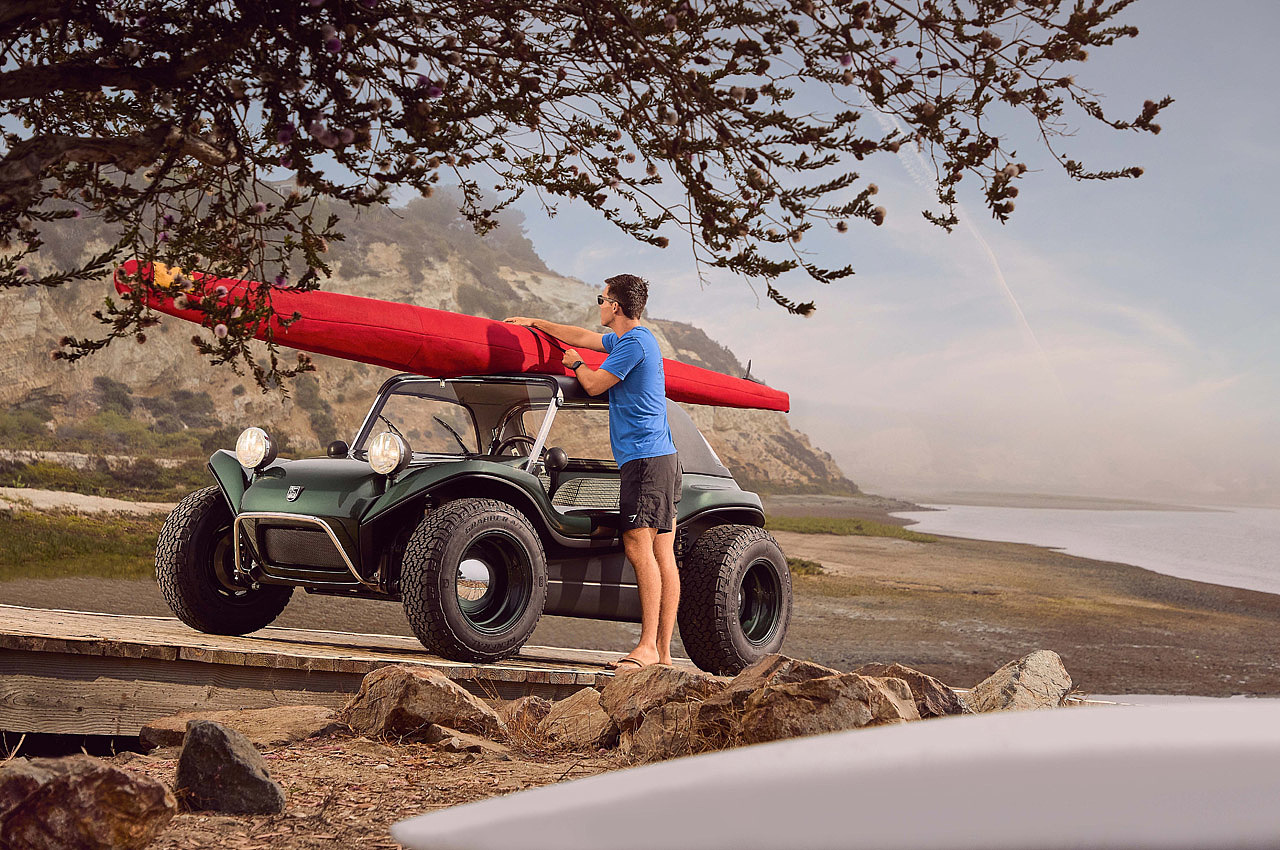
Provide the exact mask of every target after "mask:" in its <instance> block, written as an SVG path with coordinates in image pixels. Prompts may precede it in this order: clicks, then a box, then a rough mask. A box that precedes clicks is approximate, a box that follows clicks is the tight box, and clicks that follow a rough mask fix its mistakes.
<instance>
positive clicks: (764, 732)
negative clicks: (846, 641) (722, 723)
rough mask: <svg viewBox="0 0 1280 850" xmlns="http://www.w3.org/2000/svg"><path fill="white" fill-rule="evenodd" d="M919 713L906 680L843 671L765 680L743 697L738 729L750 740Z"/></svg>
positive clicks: (878, 722)
mask: <svg viewBox="0 0 1280 850" xmlns="http://www.w3.org/2000/svg"><path fill="white" fill-rule="evenodd" d="M919 719H920V714H919V712H917V711H916V703H915V700H914V699H913V698H912V696H911V689H910V688H908V687H907V683H906V682H904V681H902V680H901V679H873V678H871V677H870V676H859V675H858V674H857V673H845V674H843V675H839V676H824V677H822V678H821V679H809V680H807V681H804V682H793V683H788V684H783V685H766V686H765V687H763V688H761V689H760V690H758V691H756V692H755V693H753V694H752V695H751V696H750V697H748V698H747V704H746V706H745V709H744V713H743V716H742V723H741V730H742V739H743V741H745V742H746V743H749V744H756V743H761V742H763V741H776V740H779V739H782V738H795V737H799V736H801V735H818V734H821V733H824V732H839V731H841V730H844V729H857V728H860V727H862V726H878V725H881V724H885V723H902V722H904V721H907V720H919Z"/></svg>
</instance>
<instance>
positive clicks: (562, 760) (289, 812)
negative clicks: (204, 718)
mask: <svg viewBox="0 0 1280 850" xmlns="http://www.w3.org/2000/svg"><path fill="white" fill-rule="evenodd" d="M264 756H265V758H266V759H267V769H268V770H269V771H270V774H271V778H272V779H274V780H275V781H276V782H279V783H280V785H281V787H283V788H284V791H285V795H286V797H287V802H286V805H285V810H284V812H282V813H281V814H278V815H235V816H230V815H220V814H213V813H202V812H181V813H180V814H178V815H177V817H175V818H174V819H173V821H172V822H171V823H170V824H169V827H168V828H167V829H166V830H165V831H164V832H163V833H162V834H161V835H160V837H159V838H157V839H156V840H155V842H153V843H152V844H149V845H147V848H148V850H201V848H207V850H318V848H326V850H332V848H336V847H340V848H349V847H362V848H384V847H385V848H393V847H400V846H401V845H399V844H397V843H396V842H395V841H393V840H392V839H391V834H390V829H391V825H392V824H393V823H395V822H396V821H399V820H403V819H404V818H407V817H412V816H415V815H420V814H426V813H427V812H431V811H435V810H438V809H444V808H448V807H449V806H456V805H458V804H460V803H469V802H472V801H475V800H483V799H485V798H487V797H496V796H499V795H502V794H510V793H512V792H514V791H519V790H524V789H527V788H537V787H539V786H542V785H550V784H552V783H555V782H567V781H569V780H572V779H581V778H583V777H586V776H591V775H593V774H597V773H601V772H603V771H605V770H610V769H613V768H618V767H623V766H625V762H624V761H623V760H622V759H621V758H620V757H618V756H616V755H613V754H596V753H568V752H560V753H539V754H524V755H517V756H516V757H513V758H511V759H509V760H499V759H497V758H494V757H491V756H483V757H482V756H480V755H476V754H472V753H446V752H440V751H437V750H435V749H433V748H432V747H430V746H427V745H425V744H420V743H395V742H383V741H371V740H369V739H368V738H360V737H354V736H352V735H336V736H331V737H324V738H311V739H308V740H306V741H302V742H300V743H297V744H293V745H291V746H288V747H281V748H278V749H274V750H268V751H266V752H265V753H264ZM112 762H113V763H114V764H116V765H118V766H121V767H125V768H127V769H129V770H134V771H138V772H141V773H145V774H147V775H149V776H152V777H154V778H156V779H159V780H160V781H162V782H164V783H165V784H167V785H168V786H169V787H171V788H172V787H173V782H174V775H175V773H176V772H177V767H178V761H177V748H167V749H164V750H156V751H155V752H154V753H151V754H148V755H139V754H136V753H123V754H121V755H118V756H116V757H115V758H113V759H112Z"/></svg>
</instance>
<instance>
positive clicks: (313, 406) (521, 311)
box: [0, 192, 857, 493]
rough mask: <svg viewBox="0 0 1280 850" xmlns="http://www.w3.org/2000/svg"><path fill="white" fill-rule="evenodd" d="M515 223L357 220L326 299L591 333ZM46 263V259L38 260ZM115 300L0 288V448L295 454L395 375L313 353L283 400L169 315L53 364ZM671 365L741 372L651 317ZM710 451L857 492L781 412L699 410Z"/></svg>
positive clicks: (58, 237) (437, 210)
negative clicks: (216, 361)
mask: <svg viewBox="0 0 1280 850" xmlns="http://www.w3.org/2000/svg"><path fill="white" fill-rule="evenodd" d="M521 221H522V219H521V217H520V216H519V215H518V214H514V213H510V212H508V213H507V214H506V215H505V220H504V223H503V226H502V227H500V228H498V229H497V230H496V231H494V232H492V233H490V234H487V235H486V236H484V237H479V236H476V234H475V233H474V232H473V231H472V230H471V228H470V225H469V224H468V223H467V222H466V221H465V220H463V219H462V218H460V217H459V216H458V215H457V213H456V205H455V202H454V200H453V199H452V198H450V197H449V195H448V193H445V192H441V193H438V194H437V195H436V196H435V197H433V198H432V199H418V200H415V201H413V202H412V203H410V204H409V205H408V206H407V207H404V208H400V209H386V208H378V209H372V210H364V211H361V212H360V213H359V214H355V213H350V214H349V215H348V216H347V217H346V218H345V220H344V222H343V229H344V231H345V233H346V236H347V238H346V240H345V241H341V242H334V243H332V246H331V253H330V256H331V257H332V260H333V266H334V271H335V277H334V278H333V279H332V280H330V281H328V282H327V283H326V288H327V289H330V290H332V291H335V292H345V293H350V294H353V295H364V296H369V297H373V298H381V299H385V300H389V301H401V302H406V303H412V304H419V305H422V306H425V307H434V308H438V309H443V310H453V311H458V312H462V313H469V314H472V315H479V316H487V317H490V318H503V317H505V316H509V315H535V316H543V317H546V318H550V319H552V320H555V321H559V322H566V323H572V324H577V325H582V326H586V327H592V326H594V325H595V323H596V321H597V318H598V315H597V311H596V306H595V303H594V297H593V296H594V293H595V290H594V289H593V288H592V287H590V286H588V285H587V284H585V283H583V282H582V281H579V280H574V279H572V278H566V277H562V276H560V275H558V274H556V273H555V272H553V271H551V270H549V269H548V268H547V267H546V264H545V263H543V261H542V259H541V258H540V257H538V255H537V253H536V251H535V250H534V248H533V245H532V244H531V243H530V242H529V241H528V239H527V238H526V237H525V235H524V232H523V229H522V228H521ZM103 238H104V234H103V232H102V231H101V230H100V229H99V228H98V226H97V225H95V224H94V223H92V222H86V221H76V222H68V223H66V226H64V227H62V228H61V229H60V230H58V231H56V232H51V233H50V234H48V239H47V245H46V248H45V249H44V252H43V253H44V256H46V257H48V258H50V259H55V258H56V260H57V261H58V262H59V263H70V262H74V261H75V259H77V258H78V257H80V256H82V255H84V254H86V253H87V252H89V251H93V250H94V249H95V248H99V249H100V247H101V245H102V243H103ZM38 263H39V261H37V264H38ZM112 293H113V290H112V288H111V286H110V284H109V283H108V282H106V281H104V282H103V283H101V284H99V285H94V284H86V283H81V284H73V285H71V286H68V287H65V288H62V289H55V290H42V291H40V292H29V291H16V292H7V293H0V327H3V328H4V332H5V338H6V342H7V343H8V344H7V345H6V346H5V347H4V349H3V350H2V351H0V409H5V410H4V413H3V418H2V419H0V448H28V447H31V448H41V449H50V450H54V449H60V450H68V451H78V452H86V453H89V454H125V455H128V454H151V453H158V454H165V455H169V456H190V457H197V456H200V455H207V454H208V453H209V451H210V450H211V449H212V448H216V447H218V446H227V447H229V446H230V443H231V442H232V441H234V435H235V434H236V433H238V431H239V430H240V429H241V428H243V427H246V426H248V425H251V424H258V425H263V426H264V427H267V428H269V429H271V430H272V432H273V433H275V434H280V435H283V436H285V437H286V438H287V442H288V445H289V450H290V451H293V452H295V453H307V452H315V451H317V450H318V449H319V448H320V447H321V446H323V445H325V444H327V443H328V442H329V441H330V440H333V439H337V438H343V439H350V437H351V435H352V434H353V433H354V431H355V429H356V428H357V427H358V426H359V424H360V422H361V421H362V419H363V417H364V414H365V413H366V412H367V409H368V404H369V402H370V400H371V399H372V397H373V394H374V393H375V391H376V390H377V388H378V386H379V385H381V383H382V382H383V381H384V380H386V378H387V377H388V376H389V375H391V374H392V373H391V372H390V371H389V370H387V369H382V368H379V367H375V366H366V365H364V364H359V363H352V362H350V361H345V360H338V359H333V358H326V357H316V358H315V362H316V367H317V371H316V372H314V373H312V374H310V375H306V376H304V377H302V378H301V379H300V380H298V382H297V383H296V386H295V387H294V388H293V390H292V393H291V395H290V396H289V397H287V398H286V397H283V396H281V395H280V394H279V393H275V392H272V393H268V394H263V393H261V392H260V391H259V390H258V388H257V387H255V386H254V385H253V383H252V381H251V380H250V379H247V378H242V377H239V376H237V375H235V374H234V373H233V372H232V371H231V370H230V369H227V368H213V367H210V366H209V365H208V364H207V363H206V362H205V361H204V360H203V359H202V358H200V357H199V356H198V355H197V354H196V352H195V351H194V349H193V348H192V347H191V344H190V341H189V340H190V338H191V335H192V332H193V330H195V329H194V327H193V326H192V325H190V324H188V323H186V322H182V321H180V320H175V319H168V318H166V319H165V320H164V321H163V322H162V323H161V325H160V326H159V327H157V328H154V329H152V330H150V331H148V334H147V342H146V343H145V344H137V343H134V342H123V343H120V342H117V343H115V344H113V345H112V346H110V347H108V348H107V349H106V350H105V351H103V352H100V353H99V354H97V355H95V356H93V357H90V358H86V359H85V360H81V361H78V362H76V363H72V364H67V363H65V362H62V361H53V360H50V359H49V358H48V356H47V353H48V352H49V351H51V350H52V349H53V348H54V347H55V346H56V341H57V339H58V338H59V337H61V336H63V335H65V334H72V335H77V336H83V335H88V334H93V333H95V332H96V327H95V326H94V323H93V320H92V319H91V318H89V314H90V313H91V311H92V310H93V309H95V308H96V306H97V305H99V304H101V302H102V299H103V298H104V297H106V296H108V295H110V294H112ZM646 324H647V325H648V326H649V327H650V328H651V329H652V330H653V331H654V334H655V336H656V337H657V338H658V342H659V345H660V346H661V347H662V351H663V355H664V356H666V357H670V358H673V359H677V360H681V361H684V362H687V363H692V364H695V365H698V366H703V367H706V368H710V369H714V370H716V371H719V372H723V373H726V374H733V375H742V373H743V371H744V370H743V367H742V365H741V364H740V363H739V361H738V359H737V358H736V357H735V356H734V355H733V353H732V352H731V351H729V350H728V349H727V348H725V347H724V346H722V345H720V344H718V343H716V342H715V341H714V340H711V339H710V338H708V337H707V335H706V334H705V333H704V332H703V331H701V330H700V329H698V328H696V327H694V326H692V325H689V324H686V323H683V322H673V321H666V320H663V319H653V318H646ZM688 409H689V412H690V413H691V414H692V415H693V417H694V420H695V421H696V422H697V423H698V425H699V427H701V428H702V430H703V433H704V434H705V435H706V436H707V439H708V441H709V442H710V443H711V445H712V446H713V448H715V450H716V452H717V453H718V454H719V455H720V457H721V459H722V460H723V461H724V462H725V464H726V465H727V466H728V467H729V468H730V469H731V470H733V472H734V474H735V476H736V477H738V479H739V480H740V481H741V482H742V483H743V484H744V485H745V486H750V487H755V488H758V489H760V490H762V491H764V492H840V493H849V492H856V489H857V488H856V487H855V486H854V484H853V483H852V482H850V481H849V480H848V479H846V478H845V477H844V475H843V473H842V472H841V471H840V470H839V468H838V467H837V466H836V464H835V462H834V461H833V460H832V458H831V456H830V455H829V454H827V453H826V452H823V451H821V450H819V449H817V448H815V447H814V446H812V445H811V444H810V442H809V439H808V438H807V437H806V436H805V435H804V434H802V433H800V432H799V431H796V430H795V429H793V428H791V427H790V426H789V425H788V424H787V419H786V417H785V416H784V415H783V414H780V413H770V412H764V411H743V410H729V409H717V408H710V407H705V406H690V407H689V408H688Z"/></svg>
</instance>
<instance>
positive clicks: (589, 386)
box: [507, 274, 680, 672]
mask: <svg viewBox="0 0 1280 850" xmlns="http://www.w3.org/2000/svg"><path fill="white" fill-rule="evenodd" d="M648 298H649V284H648V283H646V282H645V281H644V280H643V279H641V278H638V277H636V276H635V275H629V274H621V275H617V276H616V277H611V278H609V279H608V280H606V281H605V290H604V295H598V296H596V302H597V303H598V304H599V305H600V324H602V325H604V326H605V327H606V328H608V329H609V331H610V332H609V333H607V334H603V335H602V334H598V333H595V332H593V331H589V330H587V329H586V328H578V327H574V326H572V325H561V324H557V323H556V322H548V321H546V320H545V319H529V318H525V317H524V316H513V317H512V318H509V319H507V321H508V322H512V323H514V324H517V325H524V326H526V327H532V328H537V329H538V330H541V331H545V332H546V333H548V334H550V335H551V336H553V337H556V338H557V339H560V340H562V341H564V342H566V343H568V344H569V345H571V346H578V347H580V348H587V349H591V350H592V351H602V352H604V353H606V354H607V355H608V357H606V358H605V361H604V363H602V364H600V368H599V369H592V368H591V367H590V366H587V365H585V364H583V362H582V358H581V357H580V356H579V355H578V352H577V351H576V350H574V349H573V348H570V349H568V350H567V351H565V353H564V365H565V368H567V369H569V370H571V371H572V372H573V374H574V376H575V377H577V379H578V382H579V383H580V384H582V388H583V389H585V390H586V391H587V392H588V393H589V394H591V395H593V396H594V395H600V394H601V393H603V392H607V393H609V442H610V444H611V445H612V447H613V457H614V460H616V461H617V462H618V469H619V470H620V471H621V474H622V484H621V490H620V493H619V500H618V504H619V510H620V512H621V521H622V526H621V529H622V545H623V548H624V549H625V550H626V554H627V560H629V561H630V562H631V565H632V566H633V567H634V568H635V571H636V584H637V585H638V587H639V590H640V611H641V627H640V642H639V643H638V644H637V645H636V648H635V649H633V650H632V651H631V652H629V653H627V655H626V656H625V657H623V658H621V659H619V660H618V661H617V662H616V663H615V664H614V665H613V667H614V669H615V670H618V671H620V672H621V671H632V672H634V671H635V670H640V669H642V668H644V667H648V666H649V665H651V664H670V663H671V635H672V633H673V632H674V631H675V626H676V609H677V608H678V607H679V605H680V576H679V574H678V573H677V571H676V555H675V518H676V502H677V501H679V499H680V465H679V462H678V460H677V458H676V447H675V443H674V442H672V440H671V426H670V425H669V424H668V422H667V398H666V381H665V377H664V375H663V370H662V354H661V353H660V352H659V350H658V342H657V340H656V339H654V336H653V334H652V333H651V332H650V331H649V329H648V328H646V327H644V326H643V325H641V324H640V316H641V314H642V313H643V311H644V305H645V302H646V301H648Z"/></svg>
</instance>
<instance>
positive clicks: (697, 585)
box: [676, 525, 791, 676]
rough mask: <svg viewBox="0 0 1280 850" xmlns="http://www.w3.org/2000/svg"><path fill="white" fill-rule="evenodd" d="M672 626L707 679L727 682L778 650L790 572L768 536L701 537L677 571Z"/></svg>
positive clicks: (739, 528)
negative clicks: (677, 601) (677, 627)
mask: <svg viewBox="0 0 1280 850" xmlns="http://www.w3.org/2000/svg"><path fill="white" fill-rule="evenodd" d="M744 582H745V583H746V588H745V589H744ZM744 594H745V595H746V597H747V599H746V603H747V607H746V608H745V609H744V608H743V595H744ZM676 620H677V622H678V623H679V625H680V640H681V641H682V642H683V643H684V648H685V650H687V651H688V653H689V658H691V659H692V660H693V663H694V664H697V665H698V666H699V667H700V668H702V669H703V670H706V671H707V672H708V673H714V674H716V675H720V676H732V675H734V674H736V673H738V672H740V671H741V670H742V669H743V668H744V667H747V666H750V665H751V664H754V663H755V662H756V661H759V660H760V659H761V658H763V657H765V656H766V655H768V654H770V653H773V652H777V651H778V650H779V649H781V648H782V641H783V638H785V637H786V634H787V626H788V624H789V623H790V622H791V572H790V571H789V570H788V569H787V559H786V558H785V557H784V556H783V554H782V549H781V548H779V546H778V543H777V541H775V540H774V539H773V535H771V534H770V533H769V532H767V531H765V530H764V529H763V528H756V527H755V526H751V525H717V526H715V527H714V528H710V529H708V530H707V531H705V532H703V533H702V536H700V537H699V538H698V539H697V541H696V542H695V543H694V545H693V547H692V549H691V551H690V552H689V554H688V555H687V556H686V557H685V559H684V564H683V566H682V569H681V570H680V610H679V612H678V613H677V617H676Z"/></svg>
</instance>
